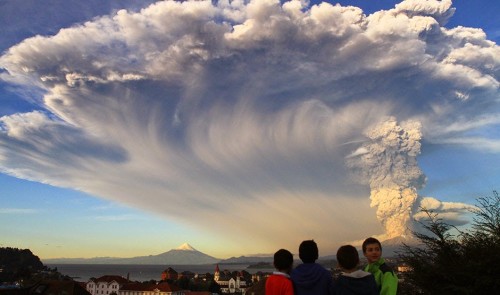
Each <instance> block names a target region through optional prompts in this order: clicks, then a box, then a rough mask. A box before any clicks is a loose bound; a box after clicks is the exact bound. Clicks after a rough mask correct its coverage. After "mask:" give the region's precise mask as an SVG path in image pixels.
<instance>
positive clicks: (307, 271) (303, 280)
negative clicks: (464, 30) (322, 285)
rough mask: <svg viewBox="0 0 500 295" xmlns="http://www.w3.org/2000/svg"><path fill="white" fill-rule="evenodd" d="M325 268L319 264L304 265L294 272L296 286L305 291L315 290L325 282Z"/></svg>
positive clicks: (293, 278)
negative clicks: (320, 283)
mask: <svg viewBox="0 0 500 295" xmlns="http://www.w3.org/2000/svg"><path fill="white" fill-rule="evenodd" d="M324 275H325V268H324V267H323V266H321V265H319V264H317V263H304V264H300V265H298V266H297V267H296V268H295V269H293V270H292V274H291V277H292V280H293V282H294V284H296V285H297V286H299V287H301V288H304V289H313V288H314V287H316V286H317V285H318V283H319V282H320V281H321V280H323V276H324Z"/></svg>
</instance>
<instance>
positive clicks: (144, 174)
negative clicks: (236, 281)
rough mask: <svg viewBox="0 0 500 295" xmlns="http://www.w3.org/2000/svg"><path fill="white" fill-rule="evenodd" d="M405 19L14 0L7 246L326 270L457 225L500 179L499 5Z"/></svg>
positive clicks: (5, 108) (367, 6)
mask: <svg viewBox="0 0 500 295" xmlns="http://www.w3.org/2000/svg"><path fill="white" fill-rule="evenodd" d="M398 2H399V1H376V0H366V1H338V2H330V3H332V4H333V5H334V4H336V3H340V4H341V5H342V7H338V6H337V7H335V6H332V5H330V4H327V3H324V4H321V5H314V4H310V5H306V4H304V3H302V4H301V3H300V2H299V1H294V2H287V3H285V4H283V5H279V4H277V2H274V1H265V0H262V1H253V2H250V3H248V4H246V5H243V4H241V3H240V2H236V1H235V2H232V1H220V2H219V4H217V5H211V4H210V2H198V3H192V2H188V3H184V4H179V3H177V4H174V5H170V4H161V3H160V4H156V5H155V6H151V7H149V8H148V5H149V4H150V3H154V1H132V0H129V1H106V2H103V1H90V2H86V4H82V3H80V2H79V1H48V2H44V3H43V5H42V4H41V3H40V1H22V2H20V3H19V2H18V1H3V2H2V3H0V27H1V28H2V32H1V35H2V36H3V37H2V38H0V49H1V51H2V52H3V53H2V55H1V56H0V69H1V70H0V171H2V172H3V173H0V236H2V241H1V242H0V243H1V245H0V246H3V247H18V248H29V249H31V250H32V251H33V252H34V253H35V254H36V255H38V256H40V257H41V258H42V259H43V258H56V257H96V256H115V257H132V256H140V255H149V254H157V253H161V252H164V251H167V250H169V249H171V248H175V247H177V246H178V245H180V244H182V243H184V242H189V243H190V244H191V245H193V246H194V247H195V248H197V249H198V250H200V251H202V252H205V253H207V254H209V255H212V256H215V257H220V258H226V257H230V256H239V255H247V254H255V253H273V252H274V251H275V249H278V248H288V249H290V250H291V251H292V252H296V246H297V245H298V244H299V243H300V241H301V240H303V239H309V238H314V239H315V240H317V241H318V243H319V245H320V251H321V252H322V253H321V254H324V255H326V254H332V253H335V251H336V248H337V247H338V246H339V245H341V244H345V243H356V241H359V240H361V239H363V238H365V237H366V236H367V235H376V236H379V237H381V238H391V237H395V236H398V235H401V234H406V233H407V229H408V228H411V226H412V219H413V218H418V213H417V210H416V208H417V207H418V206H426V207H429V208H432V209H434V210H436V211H438V212H441V214H442V215H443V216H445V218H447V220H449V221H450V222H454V223H455V224H464V223H465V221H466V211H467V208H468V206H469V205H470V204H473V203H474V200H475V199H476V198H477V197H480V196H485V195H489V194H491V192H492V191H493V190H498V179H500V168H498V167H500V165H499V164H500V143H499V137H500V134H499V130H500V129H499V124H500V120H499V119H497V118H498V113H499V104H498V102H499V72H500V70H499V69H500V61H499V57H498V56H499V52H500V51H499V50H500V49H499V47H498V45H496V44H498V41H499V38H500V22H499V21H498V18H497V16H496V15H495V12H496V11H498V8H499V4H498V3H497V2H498V1H492V0H491V1H486V0H482V1H463V0H462V1H454V2H453V4H452V5H451V7H450V5H449V4H450V3H449V2H448V1H425V2H420V3H424V4H421V5H419V4H418V3H417V2H416V1H405V2H403V3H402V4H399V5H398V6H396V4H398ZM47 3H48V4H47ZM200 3H201V4H200ZM349 5H352V6H357V7H359V8H360V9H361V10H362V12H361V10H359V9H355V8H346V7H347V6H349ZM140 8H144V9H143V10H140ZM453 8H455V9H456V10H455V11H454V13H453ZM120 9H127V10H122V11H119V10H120ZM33 11H41V12H42V13H39V14H36V17H33V15H34V14H33V13H32V12H33ZM363 13H364V15H363ZM452 14H453V15H452ZM26 15H29V16H30V17H29V18H28V17H25V16H26ZM451 15H452V16H451ZM166 20H168V21H166ZM65 28H69V29H65ZM473 28H474V29H473ZM61 29H64V30H61ZM481 30H482V31H481ZM483 32H484V34H483ZM35 35H41V36H39V37H36V38H31V39H29V38H30V37H33V36H35ZM17 44H19V46H16V47H13V46H15V45H17ZM9 48H10V49H9Z"/></svg>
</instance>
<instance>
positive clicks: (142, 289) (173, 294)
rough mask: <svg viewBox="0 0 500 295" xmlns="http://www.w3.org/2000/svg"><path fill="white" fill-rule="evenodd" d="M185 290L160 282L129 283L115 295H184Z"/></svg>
mask: <svg viewBox="0 0 500 295" xmlns="http://www.w3.org/2000/svg"><path fill="white" fill-rule="evenodd" d="M185 293H186V291H185V290H181V289H180V288H179V287H177V286H175V285H172V284H169V283H167V282H162V283H159V284H153V283H130V284H126V285H124V286H122V287H121V288H120V290H119V291H118V294H117V295H151V294H154V295H184V294H185Z"/></svg>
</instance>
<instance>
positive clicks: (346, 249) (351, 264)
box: [337, 245, 359, 270]
mask: <svg viewBox="0 0 500 295" xmlns="http://www.w3.org/2000/svg"><path fill="white" fill-rule="evenodd" d="M337 262H338V263H339V265H340V266H341V267H342V268H344V269H347V270H350V269H354V268H356V266H358V264H359V255H358V250H356V248H354V247H353V246H351V245H344V246H341V247H340V248H339V249H338V250H337Z"/></svg>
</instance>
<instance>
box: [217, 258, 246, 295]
mask: <svg viewBox="0 0 500 295" xmlns="http://www.w3.org/2000/svg"><path fill="white" fill-rule="evenodd" d="M214 281H215V282H217V284H219V286H220V290H221V292H222V293H223V294H245V291H246V289H247V288H248V286H249V285H250V284H249V283H250V282H251V275H250V274H248V273H247V272H245V273H244V272H237V271H235V272H229V271H227V270H225V271H223V272H220V270H219V265H218V264H217V265H216V266H215V273H214Z"/></svg>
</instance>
